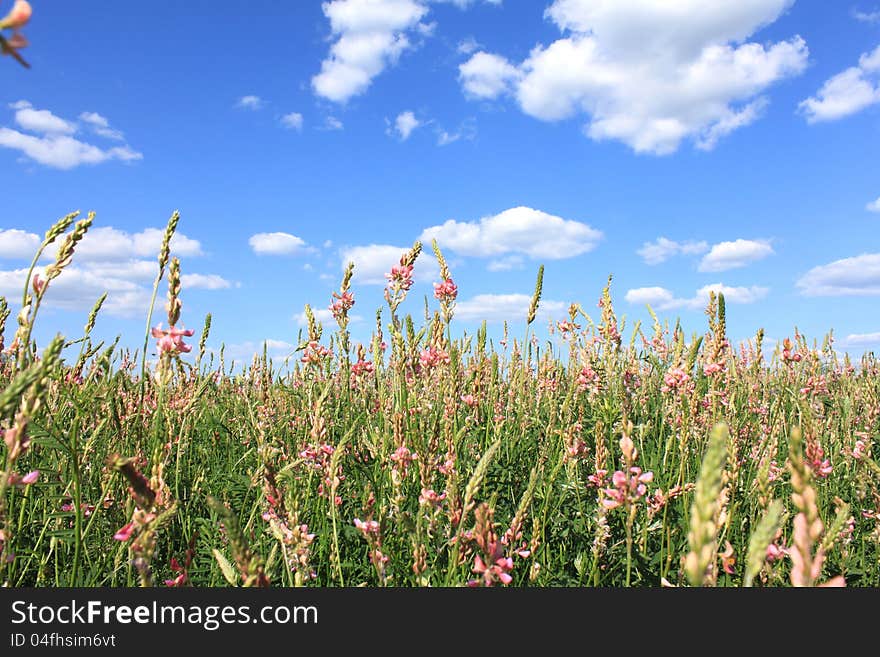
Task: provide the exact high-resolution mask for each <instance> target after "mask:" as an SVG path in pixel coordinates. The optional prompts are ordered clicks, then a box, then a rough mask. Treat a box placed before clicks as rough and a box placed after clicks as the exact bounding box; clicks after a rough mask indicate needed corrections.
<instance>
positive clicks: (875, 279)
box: [797, 253, 880, 297]
mask: <svg viewBox="0 0 880 657" xmlns="http://www.w3.org/2000/svg"><path fill="white" fill-rule="evenodd" d="M797 287H798V288H799V289H800V292H801V294H803V295H804V296H808V297H828V296H842V297H846V296H877V295H880V253H864V254H862V255H858V256H855V257H852V258H843V259H841V260H835V261H834V262H831V263H829V264H827V265H820V266H818V267H814V268H813V269H811V270H810V271H808V272H807V273H806V274H804V275H803V276H802V277H801V278H800V279H799V280H798V281H797Z"/></svg>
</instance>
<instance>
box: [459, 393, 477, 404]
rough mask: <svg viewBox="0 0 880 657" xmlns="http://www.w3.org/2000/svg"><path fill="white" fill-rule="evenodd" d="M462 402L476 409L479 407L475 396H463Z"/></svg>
mask: <svg viewBox="0 0 880 657" xmlns="http://www.w3.org/2000/svg"><path fill="white" fill-rule="evenodd" d="M461 401H462V402H464V403H465V405H467V406H470V407H474V406H476V405H477V400H476V398H475V397H474V396H473V395H462V396H461Z"/></svg>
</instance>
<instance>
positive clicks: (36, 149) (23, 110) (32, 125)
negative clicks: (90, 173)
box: [0, 100, 143, 169]
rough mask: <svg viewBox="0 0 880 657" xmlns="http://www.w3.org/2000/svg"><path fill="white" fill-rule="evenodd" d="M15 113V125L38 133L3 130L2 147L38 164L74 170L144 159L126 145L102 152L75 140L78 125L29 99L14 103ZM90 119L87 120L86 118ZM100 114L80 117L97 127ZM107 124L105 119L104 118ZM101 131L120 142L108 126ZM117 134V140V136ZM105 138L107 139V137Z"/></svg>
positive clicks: (0, 132)
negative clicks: (74, 134) (85, 165)
mask: <svg viewBox="0 0 880 657" xmlns="http://www.w3.org/2000/svg"><path fill="white" fill-rule="evenodd" d="M10 107H11V108H13V109H14V110H15V122H16V124H17V125H18V126H19V127H20V128H22V129H23V130H27V131H29V132H34V133H37V135H36V136H35V135H32V134H26V133H24V132H20V131H18V130H15V129H13V128H7V127H0V146H2V147H5V148H11V149H13V150H17V151H21V153H22V154H23V155H24V156H25V157H27V158H29V159H31V160H33V161H34V162H37V163H39V164H44V165H46V166H50V167H54V168H56V169H73V168H74V167H77V166H80V165H81V164H100V163H102V162H107V161H109V160H120V161H122V162H131V161H134V160H141V159H143V155H142V154H141V153H138V152H137V151H135V150H133V149H132V148H131V147H129V146H128V145H127V144H125V145H122V146H114V147H113V148H108V149H103V148H100V147H98V146H95V145H93V144H89V143H87V142H84V141H81V140H79V139H76V138H74V137H72V136H71V135H72V134H73V133H75V132H76V130H77V126H76V124H75V123H73V122H71V121H67V120H65V119H62V118H61V117H58V116H56V115H55V114H53V113H52V112H50V111H49V110H37V109H34V108H33V106H32V105H31V104H30V103H29V102H28V101H26V100H20V101H18V102H15V103H12V104H11V105H10ZM83 117H87V118H83ZM94 117H99V118H101V119H104V117H101V116H100V115H99V114H94V113H91V112H87V113H84V114H83V115H81V116H80V118H81V119H83V120H85V121H86V122H87V123H89V124H90V125H94V121H95V118H94ZM104 120H105V121H106V119H104ZM100 129H101V130H104V131H108V133H113V135H114V137H113V138H118V139H121V137H122V135H121V133H117V131H113V130H111V129H110V128H109V127H104V128H100ZM117 134H118V137H116V135H117ZM104 136H108V135H107V134H105V135H104Z"/></svg>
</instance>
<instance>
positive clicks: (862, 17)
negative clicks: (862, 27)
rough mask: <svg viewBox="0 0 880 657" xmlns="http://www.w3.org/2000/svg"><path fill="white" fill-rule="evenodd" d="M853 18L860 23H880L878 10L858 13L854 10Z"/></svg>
mask: <svg viewBox="0 0 880 657" xmlns="http://www.w3.org/2000/svg"><path fill="white" fill-rule="evenodd" d="M853 18H855V19H856V20H857V21H859V22H860V23H880V10H875V11H859V10H858V9H854V10H853Z"/></svg>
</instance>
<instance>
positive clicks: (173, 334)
mask: <svg viewBox="0 0 880 657" xmlns="http://www.w3.org/2000/svg"><path fill="white" fill-rule="evenodd" d="M150 332H151V334H152V336H153V337H154V338H156V348H157V349H158V350H159V355H162V354H164V353H169V354H171V355H172V356H174V355H177V354H181V353H183V354H188V353H189V352H190V351H192V347H191V346H189V345H188V344H186V343H184V341H183V338H189V337H192V335H193V330H192V329H185V330H184V329H179V328H175V327H174V326H169V327H168V330H164V329H163V328H162V324H161V323H159V324H158V325H156V326H155V327H153V329H152V330H151V331H150Z"/></svg>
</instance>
